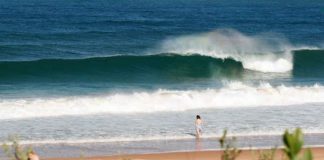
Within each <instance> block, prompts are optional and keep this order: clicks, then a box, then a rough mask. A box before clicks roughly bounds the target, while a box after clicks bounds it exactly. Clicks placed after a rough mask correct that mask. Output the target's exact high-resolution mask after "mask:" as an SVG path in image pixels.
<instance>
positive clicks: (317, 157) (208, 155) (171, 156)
mask: <svg viewBox="0 0 324 160" xmlns="http://www.w3.org/2000/svg"><path fill="white" fill-rule="evenodd" d="M311 150H312V153H313V157H314V160H322V159H324V148H323V147H313V148H312V149H311ZM266 151H269V150H258V149H254V150H243V151H242V153H241V154H240V155H239V157H238V158H237V159H238V160H251V159H252V160H253V159H258V153H259V152H266ZM221 155H222V151H191V152H168V153H154V154H134V155H116V156H101V157H79V158H48V159H46V160H78V159H87V160H126V159H127V160H130V159H132V160H220V159H221ZM275 156H276V158H275V159H283V158H284V157H285V156H284V155H283V152H282V150H277V151H276V154H275Z"/></svg>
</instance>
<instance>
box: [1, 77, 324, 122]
mask: <svg viewBox="0 0 324 160" xmlns="http://www.w3.org/2000/svg"><path fill="white" fill-rule="evenodd" d="M323 96H324V86H322V85H317V84H315V85H313V86H285V85H279V86H271V85H270V84H269V83H262V84H260V85H258V86H251V85H246V84H243V83H241V82H229V83H228V84H226V86H225V87H223V88H219V89H205V90H183V91H181V90H165V89H160V90H158V91H153V92H134V93H129V94H119V93H113V94H109V95H97V96H93V97H91V96H71V97H62V98H29V99H17V100H16V99H8V100H1V101H0V108H1V114H0V117H1V118H0V119H3V120H5V119H22V118H36V117H52V116H71V115H73V116H77V115H91V114H127V113H128V114H129V113H132V114H134V113H151V112H166V111H175V112H179V111H187V110H194V109H221V108H233V107H234V108H246V107H264V106H282V107H283V108H284V106H289V105H301V104H307V103H324V100H323ZM301 97H303V98H301Z"/></svg>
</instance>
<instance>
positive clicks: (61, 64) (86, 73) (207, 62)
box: [0, 50, 324, 83]
mask: <svg viewBox="0 0 324 160" xmlns="http://www.w3.org/2000/svg"><path fill="white" fill-rule="evenodd" d="M292 59H293V60H292V62H291V63H292V64H291V65H292V66H293V68H292V71H289V72H291V73H292V76H296V77H323V76H324V70H323V69H322V68H324V50H297V51H293V53H292ZM244 63H247V62H246V61H245V62H241V61H237V60H234V59H232V57H228V58H224V59H222V58H215V57H210V56H204V55H198V54H190V55H181V54H180V53H179V54H158V55H143V56H127V55H121V56H112V57H96V58H87V59H43V60H35V61H6V62H4V61H2V62H0V77H1V78H0V82H2V83H6V82H8V83H11V82H35V83H36V82H43V81H44V82H53V81H54V82H71V81H72V82H79V81H80V82H82V81H83V82H92V81H95V82H98V81H99V82H100V81H104V82H132V81H145V82H148V81H151V82H153V81H170V82H175V81H183V80H186V79H199V78H213V79H223V78H234V79H238V78H240V77H242V76H244V75H247V74H248V73H250V72H251V70H249V69H245V68H244ZM257 63H258V64H260V65H265V66H268V65H267V64H268V63H266V62H265V61H255V62H254V63H253V64H257ZM289 63H290V62H289ZM277 65H280V64H277ZM268 67H269V66H268ZM260 68H262V67H260ZM254 72H256V74H257V72H258V71H254ZM260 73H261V72H260ZM254 76H255V74H254Z"/></svg>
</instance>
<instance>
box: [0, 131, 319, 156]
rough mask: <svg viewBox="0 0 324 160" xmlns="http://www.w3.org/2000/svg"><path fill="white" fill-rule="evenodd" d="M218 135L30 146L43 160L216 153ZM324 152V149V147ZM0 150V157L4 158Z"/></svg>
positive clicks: (246, 145) (255, 141)
mask: <svg viewBox="0 0 324 160" xmlns="http://www.w3.org/2000/svg"><path fill="white" fill-rule="evenodd" d="M218 140H219V138H218V137H215V138H201V139H199V140H197V139H195V138H192V139H182V140H147V141H129V142H113V143H102V142H101V143H75V144H66V143H58V144H33V145H31V146H32V148H33V149H34V150H35V151H36V152H37V153H38V154H39V155H40V157H42V159H50V158H52V159H53V158H56V159H69V158H70V157H114V156H120V155H145V154H173V153H179V152H181V153H182V152H185V153H188V152H208V151H211V152H219V151H221V148H220V146H219V141H218ZM304 140H305V142H304V147H311V148H324V145H323V144H324V134H305V135H304ZM235 144H236V145H235V146H236V147H237V148H240V149H243V150H250V149H252V150H267V149H271V148H273V147H276V148H281V147H282V146H283V144H282V137H281V136H249V137H237V139H236V143H235ZM22 146H23V147H28V146H30V145H22ZM323 152H324V150H323ZM1 154H2V153H1V152H0V159H1V157H5V156H4V155H3V154H2V155H1Z"/></svg>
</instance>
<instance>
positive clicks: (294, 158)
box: [283, 128, 313, 160]
mask: <svg viewBox="0 0 324 160" xmlns="http://www.w3.org/2000/svg"><path fill="white" fill-rule="evenodd" d="M283 142H284V145H285V148H284V152H285V153H286V155H287V157H288V158H289V160H312V159H313V156H312V152H311V151H310V149H307V150H306V151H305V153H304V155H303V156H302V157H300V156H299V153H300V151H301V150H302V147H303V144H304V136H303V133H302V131H301V129H300V128H297V129H296V130H295V131H294V132H293V133H289V131H288V130H286V131H285V133H284V135H283Z"/></svg>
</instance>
